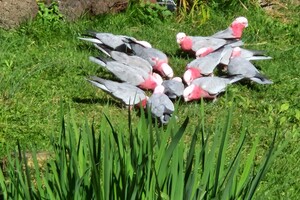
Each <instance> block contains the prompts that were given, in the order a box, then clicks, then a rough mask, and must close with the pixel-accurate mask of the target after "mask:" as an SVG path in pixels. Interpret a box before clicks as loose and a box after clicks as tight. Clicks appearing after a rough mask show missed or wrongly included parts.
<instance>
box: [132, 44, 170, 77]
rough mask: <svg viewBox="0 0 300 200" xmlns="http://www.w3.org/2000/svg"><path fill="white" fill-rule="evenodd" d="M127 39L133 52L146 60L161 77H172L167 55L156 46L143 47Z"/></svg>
mask: <svg viewBox="0 0 300 200" xmlns="http://www.w3.org/2000/svg"><path fill="white" fill-rule="evenodd" d="M127 41H128V43H129V44H130V47H131V49H132V51H133V53H134V54H135V55H137V56H139V57H141V58H143V59H145V60H147V61H148V62H149V63H150V64H151V66H152V67H153V70H154V71H156V72H157V73H159V74H160V75H161V76H162V77H168V78H172V77H173V76H174V72H173V69H172V68H171V67H170V65H169V64H168V57H167V55H166V54H165V53H164V52H162V51H160V50H158V49H156V48H151V47H145V46H143V45H141V44H139V43H137V42H136V41H134V40H130V39H128V40H127Z"/></svg>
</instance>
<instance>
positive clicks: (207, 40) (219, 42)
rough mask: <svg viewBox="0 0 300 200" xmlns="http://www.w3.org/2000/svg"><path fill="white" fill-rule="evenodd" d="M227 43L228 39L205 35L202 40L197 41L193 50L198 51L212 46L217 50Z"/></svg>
mask: <svg viewBox="0 0 300 200" xmlns="http://www.w3.org/2000/svg"><path fill="white" fill-rule="evenodd" d="M225 44H226V40H223V39H219V38H212V37H204V38H203V39H202V40H198V41H195V42H194V43H193V46H192V50H193V51H197V50H199V49H201V48H208V47H210V48H212V49H213V50H217V49H219V48H221V47H222V46H224V45H225Z"/></svg>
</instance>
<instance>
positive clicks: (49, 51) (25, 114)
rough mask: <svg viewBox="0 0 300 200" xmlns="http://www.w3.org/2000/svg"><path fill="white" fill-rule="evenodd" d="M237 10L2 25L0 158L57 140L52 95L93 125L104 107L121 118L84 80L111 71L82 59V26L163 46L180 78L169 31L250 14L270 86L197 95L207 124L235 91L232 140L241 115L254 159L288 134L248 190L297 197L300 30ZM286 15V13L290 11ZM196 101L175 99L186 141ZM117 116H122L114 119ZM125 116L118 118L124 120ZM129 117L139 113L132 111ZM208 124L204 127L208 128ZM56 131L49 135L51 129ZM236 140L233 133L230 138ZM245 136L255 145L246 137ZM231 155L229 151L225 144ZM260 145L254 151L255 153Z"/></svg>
mask: <svg viewBox="0 0 300 200" xmlns="http://www.w3.org/2000/svg"><path fill="white" fill-rule="evenodd" d="M236 10H238V11H237V13H235V14H233V12H221V11H218V10H215V11H211V12H210V19H208V20H207V21H205V22H203V23H190V22H189V21H181V22H180V23H177V22H176V21H175V20H173V19H171V20H165V21H163V22H158V23H157V24H155V23H154V22H153V23H150V24H141V23H139V22H132V18H131V17H130V16H129V14H128V13H124V14H118V15H108V16H100V17H97V18H92V19H88V18H85V19H82V20H79V21H77V22H74V23H67V22H59V23H56V24H54V25H49V24H47V23H41V21H33V22H31V23H29V24H25V25H24V26H22V27H21V28H20V29H18V30H11V31H4V30H0V41H1V54H0V69H1V71H0V81H1V83H0V103H1V109H0V155H1V157H4V156H5V154H6V147H8V148H12V147H14V146H15V144H16V142H17V140H19V141H20V142H21V143H22V146H24V147H33V146H36V147H37V148H38V149H40V150H46V149H47V148H48V147H49V144H50V139H49V137H50V136H52V135H53V134H54V136H55V137H59V133H60V132H59V131H60V128H61V127H60V120H61V118H60V114H59V110H60V103H59V102H60V101H62V102H63V103H64V104H66V105H69V106H70V107H71V108H72V110H73V112H74V116H75V120H76V121H78V122H82V120H83V119H85V118H87V119H88V121H90V122H92V121H94V123H95V127H99V126H100V121H101V119H102V118H103V117H104V116H103V113H105V114H106V115H107V116H108V118H109V119H110V120H111V121H112V123H113V124H115V125H116V126H120V127H124V123H127V110H126V109H124V108H122V107H121V106H120V104H119V103H118V102H116V101H115V100H113V99H111V98H110V97H109V96H107V95H106V94H105V93H103V92H102V91H100V90H97V89H96V88H94V87H92V86H91V85H90V84H89V83H87V82H86V81H85V77H86V76H88V75H99V76H104V77H107V78H111V77H112V76H111V75H110V74H109V73H107V72H105V71H104V70H102V69H99V67H98V66H97V65H95V64H93V63H91V62H89V60H88V56H89V55H97V53H98V52H97V51H96V50H95V49H94V48H93V47H92V46H91V45H89V44H87V43H85V42H83V41H79V40H78V39H77V36H80V34H81V33H83V32H84V31H85V30H87V29H92V30H96V31H99V32H112V33H115V34H126V35H132V36H134V37H137V38H139V39H143V40H147V41H149V42H150V43H151V44H153V46H155V47H156V48H158V49H161V50H163V51H164V52H166V53H167V54H168V55H169V57H170V64H171V66H172V67H173V68H174V71H175V73H176V75H179V76H180V75H182V73H183V71H184V67H185V64H187V63H188V62H189V61H190V60H192V59H191V58H188V57H187V56H185V55H184V54H181V53H180V52H179V50H178V46H177V44H176V40H175V36H176V33H177V32H179V31H184V32H186V33H188V34H190V35H210V34H212V33H214V32H216V31H217V30H221V29H224V28H226V27H227V26H228V24H230V22H231V21H232V19H234V18H235V17H236V16H239V15H244V16H246V17H247V18H248V20H249V27H248V28H247V29H246V30H245V32H244V35H243V40H244V42H245V43H246V47H247V48H253V49H261V50H265V51H267V53H268V54H269V55H270V56H272V57H273V58H274V59H273V60H269V61H261V62H256V64H257V66H258V68H260V70H261V71H262V72H263V73H264V74H266V75H267V76H268V77H269V78H270V79H271V80H273V81H274V84H273V85H268V86H262V85H257V84H250V85H243V84H237V85H232V86H231V87H229V88H228V91H227V94H226V95H227V96H228V98H225V95H224V96H221V97H220V98H219V99H218V101H217V102H215V103H212V102H205V112H206V113H205V114H206V118H207V119H206V120H207V124H208V127H207V129H208V130H213V129H214V123H215V122H216V121H217V119H218V117H219V116H220V114H221V113H224V112H226V111H227V109H228V105H230V104H232V102H227V101H226V99H231V98H230V97H233V96H234V97H235V104H236V109H235V110H234V112H233V114H232V115H233V119H232V123H233V125H232V126H233V127H232V138H231V139H230V142H231V143H233V144H235V143H238V142H239V141H238V138H239V134H240V132H241V131H240V122H241V121H243V120H244V121H245V126H246V127H247V130H248V132H249V138H250V140H249V141H250V142H247V143H246V146H247V145H248V149H251V147H252V144H253V142H254V141H255V139H256V138H257V137H259V138H260V140H259V142H258V147H257V148H258V154H257V156H256V159H257V160H260V156H262V155H263V153H264V151H265V150H266V149H268V147H269V144H270V142H271V141H272V136H273V134H274V132H275V129H276V128H277V132H278V140H279V141H288V145H287V147H286V148H285V149H284V150H283V153H282V154H281V155H279V156H278V158H277V159H276V160H275V161H274V163H273V165H272V166H271V168H270V171H269V173H268V174H267V176H266V177H265V179H264V180H263V182H262V184H261V185H260V187H259V190H258V192H257V194H256V197H257V198H258V199H296V198H297V197H298V196H299V194H300V189H299V187H298V183H299V181H300V180H299V176H298V175H299V174H300V167H299V161H298V160H299V159H298V158H299V156H300V153H299V150H298V145H299V132H300V127H299V124H300V104H299V100H300V86H299V74H300V68H299V66H300V55H299V51H300V46H299V44H300V27H299V23H298V21H297V20H298V19H297V17H296V16H299V14H300V13H299V10H297V9H296V8H294V9H293V8H292V7H291V8H290V10H289V12H293V13H294V15H290V17H291V18H290V21H289V22H288V23H286V22H285V23H283V22H282V21H280V19H277V18H274V17H270V16H268V15H266V14H265V13H264V12H263V11H261V10H258V9H254V8H253V9H249V10H248V11H247V10H245V9H242V8H241V9H236ZM293 16H294V17H293ZM199 104H200V103H199V102H191V103H184V102H180V103H179V108H178V120H179V122H180V123H181V124H182V123H183V121H184V119H185V118H186V117H187V116H189V117H190V123H189V126H188V127H187V129H186V135H185V136H184V140H185V141H186V142H190V141H191V139H192V134H193V130H194V128H195V126H196V125H197V124H198V123H199V122H198V121H197V120H198V119H199V118H198V117H199V116H200V113H199ZM120 119H121V120H120ZM123 119H124V120H123ZM132 120H133V122H137V120H138V117H137V116H135V115H133V119H132ZM210 124H212V126H209V125H210ZM55 134H56V135H55ZM235 138H237V139H235ZM251 140H252V141H253V142H251ZM230 152H232V154H233V153H234V149H232V151H229V154H230ZM260 152H261V154H260Z"/></svg>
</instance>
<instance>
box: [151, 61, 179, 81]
mask: <svg viewBox="0 0 300 200" xmlns="http://www.w3.org/2000/svg"><path fill="white" fill-rule="evenodd" d="M153 69H154V70H156V71H157V72H159V74H161V75H162V76H164V77H168V78H172V77H173V76H174V72H173V69H172V68H171V67H170V65H168V64H167V63H166V62H165V61H158V62H157V64H156V66H155V67H154V68H153Z"/></svg>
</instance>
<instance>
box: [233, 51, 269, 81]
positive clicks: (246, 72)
mask: <svg viewBox="0 0 300 200" xmlns="http://www.w3.org/2000/svg"><path fill="white" fill-rule="evenodd" d="M240 53H241V50H240V48H239V47H236V48H234V49H233V52H232V57H231V59H230V62H229V64H228V66H227V72H228V74H229V75H231V76H235V75H239V76H243V77H244V78H247V79H250V80H252V81H254V82H256V83H259V84H272V83H273V82H272V81H270V80H269V79H267V78H266V77H265V76H264V75H262V74H261V73H260V72H259V71H258V69H256V67H255V66H254V65H253V64H252V63H251V62H250V61H249V60H247V59H245V58H243V57H240Z"/></svg>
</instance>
